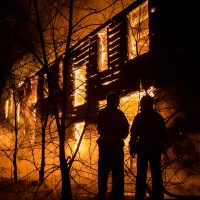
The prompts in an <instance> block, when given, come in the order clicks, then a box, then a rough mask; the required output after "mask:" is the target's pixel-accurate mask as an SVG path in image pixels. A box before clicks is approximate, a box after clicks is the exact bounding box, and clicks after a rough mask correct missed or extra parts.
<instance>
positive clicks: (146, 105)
mask: <svg viewBox="0 0 200 200" xmlns="http://www.w3.org/2000/svg"><path fill="white" fill-rule="evenodd" d="M140 107H141V109H153V97H151V96H150V95H145V96H143V97H142V98H141V100H140Z"/></svg>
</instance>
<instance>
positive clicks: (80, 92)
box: [74, 65, 86, 107]
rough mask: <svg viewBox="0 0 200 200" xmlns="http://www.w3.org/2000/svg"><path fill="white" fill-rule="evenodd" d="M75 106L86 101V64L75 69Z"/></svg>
mask: <svg viewBox="0 0 200 200" xmlns="http://www.w3.org/2000/svg"><path fill="white" fill-rule="evenodd" d="M74 81H75V83H74V85H75V92H74V106H75V107H76V106H80V105H82V104H84V103H85V97H86V88H85V87H86V66H85V65H84V66H82V67H80V68H78V69H76V70H75V77H74Z"/></svg>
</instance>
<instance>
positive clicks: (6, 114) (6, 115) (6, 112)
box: [5, 99, 9, 119]
mask: <svg viewBox="0 0 200 200" xmlns="http://www.w3.org/2000/svg"><path fill="white" fill-rule="evenodd" d="M8 105H9V99H8V100H7V101H6V103H5V117H6V119H7V118H8Z"/></svg>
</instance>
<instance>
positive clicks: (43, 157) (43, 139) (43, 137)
mask: <svg viewBox="0 0 200 200" xmlns="http://www.w3.org/2000/svg"><path fill="white" fill-rule="evenodd" d="M41 121H42V153H41V167H40V172H39V181H40V183H42V182H43V180H44V168H45V134H46V132H45V129H46V125H47V121H48V113H46V117H45V120H44V123H43V120H41Z"/></svg>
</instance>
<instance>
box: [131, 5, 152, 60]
mask: <svg viewBox="0 0 200 200" xmlns="http://www.w3.org/2000/svg"><path fill="white" fill-rule="evenodd" d="M127 18H128V26H129V28H128V58H129V59H133V58H135V57H137V56H139V55H142V54H144V53H146V52H148V51H149V27H148V20H147V19H148V18H149V15H148V1H145V2H144V3H143V4H141V6H139V7H138V8H136V9H134V10H133V11H131V12H130V13H129V14H128V15H127Z"/></svg>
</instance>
